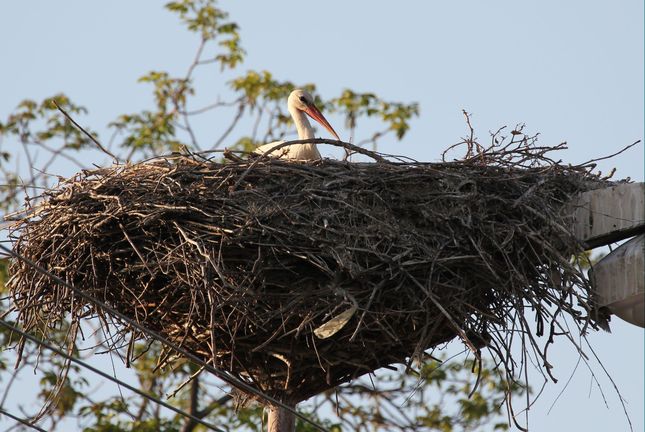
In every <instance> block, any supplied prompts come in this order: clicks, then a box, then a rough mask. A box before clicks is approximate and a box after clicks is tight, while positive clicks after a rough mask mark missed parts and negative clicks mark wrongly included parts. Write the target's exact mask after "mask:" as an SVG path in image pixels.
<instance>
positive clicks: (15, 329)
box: [0, 320, 225, 432]
mask: <svg viewBox="0 0 645 432" xmlns="http://www.w3.org/2000/svg"><path fill="white" fill-rule="evenodd" d="M0 325H2V326H4V327H6V328H8V329H10V330H11V331H13V332H15V333H18V334H19V335H21V336H23V337H24V338H26V339H29V340H30V341H32V342H34V343H36V344H38V345H40V346H42V347H45V348H47V349H48V350H50V351H52V352H54V353H56V354H58V355H59V356H61V357H63V358H66V359H68V360H70V361H72V362H74V363H76V364H78V365H79V366H82V367H84V368H86V369H89V370H90V371H92V372H94V373H95V374H97V375H100V376H102V377H103V378H106V379H108V380H110V381H112V382H114V383H116V384H118V385H120V386H123V387H125V388H127V389H128V390H130V391H132V392H134V393H136V394H138V395H139V396H142V397H144V398H146V399H148V400H150V401H152V402H154V403H157V404H159V405H161V406H163V407H164V408H168V409H169V410H172V411H174V412H176V413H177V414H180V415H183V416H184V417H188V418H190V419H191V420H193V421H196V422H198V423H200V424H202V425H204V426H206V427H207V428H209V429H212V430H214V431H215V432H225V431H224V430H222V429H219V428H218V427H217V426H214V425H212V424H210V423H208V422H206V421H204V420H202V419H200V418H199V417H196V416H194V415H192V414H190V413H187V412H185V411H183V410H180V409H179V408H176V407H174V406H172V405H170V404H169V403H167V402H164V401H162V400H161V399H159V398H156V397H154V396H151V395H149V394H147V393H145V392H142V391H141V390H139V389H138V388H136V387H133V386H131V385H130V384H127V383H125V382H123V381H121V380H120V379H118V378H115V377H113V376H110V375H108V374H107V373H105V372H103V371H102V370H99V369H97V368H95V367H94V366H91V365H89V364H88V363H86V362H84V361H82V360H80V359H77V358H75V357H73V356H70V355H68V354H67V353H66V352H64V351H62V350H60V349H58V348H56V347H54V346H53V345H50V344H48V343H47V342H45V341H43V340H41V339H38V338H37V337H35V336H32V335H30V334H29V333H26V332H24V331H23V330H21V329H19V328H18V327H15V326H13V325H11V324H9V323H8V322H6V321H4V320H0Z"/></svg>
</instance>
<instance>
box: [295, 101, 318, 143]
mask: <svg viewBox="0 0 645 432" xmlns="http://www.w3.org/2000/svg"><path fill="white" fill-rule="evenodd" d="M289 112H290V114H291V117H292V118H293V122H294V123H295V124H296V130H297V131H298V139H301V140H303V139H310V138H314V129H313V128H312V127H311V123H309V119H308V118H307V115H306V114H305V113H304V112H302V111H300V110H299V109H296V108H293V109H292V108H289Z"/></svg>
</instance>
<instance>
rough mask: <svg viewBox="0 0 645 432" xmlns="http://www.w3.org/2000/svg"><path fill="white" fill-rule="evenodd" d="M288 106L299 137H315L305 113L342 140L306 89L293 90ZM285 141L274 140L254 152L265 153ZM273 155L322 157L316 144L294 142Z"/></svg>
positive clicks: (317, 158)
mask: <svg viewBox="0 0 645 432" xmlns="http://www.w3.org/2000/svg"><path fill="white" fill-rule="evenodd" d="M287 107H288V109H289V114H291V117H292V118H293V122H294V123H295V124H296V130H297V131H298V139H301V140H304V139H310V138H314V129H313V128H312V127H311V124H310V123H309V120H308V119H307V116H306V115H305V114H307V115H308V116H309V117H311V118H312V119H314V120H316V121H317V122H318V123H320V124H321V125H323V126H324V127H325V129H327V130H328V131H329V133H331V134H332V135H333V136H334V137H335V138H336V139H337V140H339V141H340V138H339V137H338V134H337V133H336V131H335V130H334V128H333V127H331V125H330V124H329V122H328V121H327V119H326V118H325V116H323V115H322V113H321V112H320V110H319V109H318V108H317V107H316V105H315V104H314V98H313V97H312V96H311V95H310V94H309V93H307V92H306V91H304V90H302V89H295V90H294V91H292V92H291V94H290V95H289V99H288V103H287ZM283 142H284V141H274V142H271V143H269V144H264V145H261V146H260V147H258V148H256V149H255V150H254V151H253V152H254V153H258V154H264V153H266V152H268V151H269V150H271V149H272V148H273V147H275V146H276V145H278V144H282V143H283ZM271 156H275V157H280V158H282V159H296V160H319V159H321V156H320V153H319V152H318V148H317V147H316V144H293V145H289V146H285V147H282V148H280V149H278V150H276V151H274V152H273V153H271Z"/></svg>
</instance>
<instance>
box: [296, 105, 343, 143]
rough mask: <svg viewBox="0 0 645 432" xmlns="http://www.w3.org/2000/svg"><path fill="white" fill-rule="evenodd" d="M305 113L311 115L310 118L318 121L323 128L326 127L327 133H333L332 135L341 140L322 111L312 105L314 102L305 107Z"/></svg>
mask: <svg viewBox="0 0 645 432" xmlns="http://www.w3.org/2000/svg"><path fill="white" fill-rule="evenodd" d="M305 113H306V114H307V115H308V116H309V117H311V118H312V119H314V120H316V121H317V122H318V123H320V124H321V125H323V126H324V127H325V129H327V130H328V131H329V133H330V134H332V135H333V136H334V137H335V138H336V139H337V140H338V141H340V140H341V139H340V138H339V137H338V134H337V133H336V131H335V130H334V128H333V127H331V125H330V124H329V122H328V121H327V119H326V118H325V116H324V115H322V113H321V112H320V110H319V109H318V107H316V105H314V104H311V105H307V109H305Z"/></svg>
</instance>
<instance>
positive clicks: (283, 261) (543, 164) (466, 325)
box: [10, 148, 603, 402]
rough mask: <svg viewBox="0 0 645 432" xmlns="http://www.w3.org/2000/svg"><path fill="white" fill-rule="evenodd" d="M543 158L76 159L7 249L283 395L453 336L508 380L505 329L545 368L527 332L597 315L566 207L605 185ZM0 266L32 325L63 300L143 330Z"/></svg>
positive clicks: (59, 312)
mask: <svg viewBox="0 0 645 432" xmlns="http://www.w3.org/2000/svg"><path fill="white" fill-rule="evenodd" d="M547 151H548V149H545V148H542V149H534V150H528V149H526V148H517V149H514V150H504V151H499V152H493V151H490V152H487V153H484V154H483V155H482V156H481V157H479V156H478V157H474V158H471V159H468V160H463V161H456V162H450V163H448V162H445V163H430V164H421V163H412V162H411V163H401V162H386V163H382V162H379V163H347V162H340V161H329V160H326V161H324V162H313V163H293V162H287V161H282V160H255V161H252V160H251V161H246V160H236V161H233V162H230V163H225V164H222V163H217V162H211V161H207V160H202V159H200V158H196V157H191V156H173V157H167V158H159V159H154V160H151V161H147V162H145V163H140V164H135V165H121V166H113V167H111V168H103V169H96V170H92V171H84V172H82V173H79V174H78V175H77V176H75V177H74V178H72V179H70V180H67V181H63V182H62V183H61V184H60V185H59V186H58V187H57V188H55V189H54V190H52V191H50V192H48V193H47V194H46V195H45V196H44V197H41V198H44V199H43V200H42V201H41V203H40V204H39V205H38V206H37V207H36V209H35V211H33V212H32V213H31V216H29V217H26V218H25V219H24V220H23V221H22V223H21V225H20V226H19V227H18V228H17V230H16V231H14V233H13V238H14V242H15V243H14V251H15V252H16V253H18V254H20V255H22V256H24V257H26V258H29V259H30V260H33V261H35V262H36V263H37V264H38V265H40V266H42V267H43V268H45V269H48V270H49V271H50V272H52V273H53V274H54V275H57V276H59V277H60V278H62V279H63V280H65V281H66V282H68V283H69V284H71V285H73V286H75V287H78V288H79V289H82V290H83V291H84V292H86V293H87V294H90V295H91V296H93V297H95V298H97V299H99V300H101V301H103V302H106V303H107V304H109V305H110V306H112V307H114V308H115V309H117V310H119V311H121V312H122V313H124V314H126V315H127V316H129V317H131V318H133V319H135V320H136V321H138V322H139V323H141V324H142V325H144V326H145V327H148V328H151V329H154V330H156V331H158V332H160V333H161V334H163V335H164V336H166V337H168V338H169V339H170V340H172V341H174V342H175V343H177V344H179V345H181V346H182V347H184V348H186V349H188V350H190V351H191V352H192V353H195V354H197V355H199V356H200V357H201V358H203V359H204V360H205V361H208V362H211V364H214V365H216V366H217V367H220V368H223V369H226V370H228V371H231V372H232V373H233V374H235V375H236V376H238V377H240V378H241V379H243V380H245V381H247V382H249V383H251V384H252V385H254V386H256V387H257V388H258V389H261V390H262V391H265V392H267V393H268V394H270V395H272V396H274V397H277V398H280V399H282V400H288V401H292V402H293V401H300V400H303V399H305V398H308V397H310V396H311V395H314V394H317V393H319V392H321V391H323V390H325V389H329V388H331V387H334V386H336V385H338V384H340V383H343V382H346V381H348V380H350V379H352V378H355V377H357V376H360V375H362V374H365V373H368V372H370V371H373V370H375V369H377V368H379V367H383V366H386V365H390V364H393V363H401V362H404V363H408V362H410V361H411V359H413V358H419V357H421V356H422V355H423V353H424V352H426V351H427V350H428V349H431V348H433V347H436V346H437V345H439V344H442V343H444V342H447V341H449V340H451V339H453V338H454V337H456V336H459V337H461V338H462V339H463V340H464V342H465V343H466V345H467V346H468V347H469V348H470V349H471V350H473V351H477V350H478V349H479V348H481V347H483V346H485V345H488V346H489V348H490V349H491V350H492V352H493V353H494V355H495V356H497V358H498V360H499V361H500V363H501V364H502V366H503V367H504V368H505V369H506V372H508V373H509V374H510V376H512V375H513V373H514V372H515V371H514V370H513V368H514V363H513V361H512V358H510V352H511V351H510V349H511V344H512V343H513V342H512V341H513V340H522V341H526V343H527V344H529V343H530V344H531V345H533V346H534V348H535V349H536V350H537V351H536V352H537V353H538V354H539V355H540V356H543V357H544V364H545V365H548V364H549V363H548V362H547V361H546V349H547V348H546V346H548V344H546V345H545V344H544V343H541V344H538V342H537V340H536V339H535V337H536V336H541V335H542V333H543V332H544V333H547V336H548V335H549V333H550V335H554V334H556V333H558V332H561V329H560V328H559V323H560V322H561V320H563V319H565V318H566V319H567V320H568V323H569V324H570V323H571V321H573V322H574V323H576V324H577V325H578V328H579V329H581V330H582V331H584V328H585V327H586V326H587V324H588V323H589V322H590V321H589V316H590V313H591V310H592V305H591V304H590V300H589V298H590V296H589V292H590V291H589V286H588V283H587V280H586V279H585V277H584V274H583V273H582V271H581V270H580V269H579V268H578V267H577V266H575V265H574V264H573V262H572V259H571V257H572V256H573V255H575V254H577V253H579V252H580V251H581V248H580V245H579V242H578V241H576V239H575V238H574V237H573V236H572V234H571V230H570V221H569V220H568V217H567V212H566V211H564V208H565V207H566V204H567V203H568V202H569V201H570V199H571V197H572V196H573V195H574V194H576V193H578V192H580V191H584V190H588V189H593V188H597V187H599V186H601V185H602V184H603V182H602V181H601V180H600V179H599V178H598V177H596V176H594V175H592V174H590V172H589V167H587V166H585V167H583V166H577V167H576V166H568V165H567V166H564V165H562V164H559V163H557V162H554V161H553V160H551V159H549V158H548V157H547V156H546V155H545V154H546V152H547ZM11 272H12V274H13V277H12V279H11V281H10V287H11V290H12V294H13V298H14V304H15V307H16V309H17V310H18V311H19V320H20V321H21V323H22V324H23V326H24V327H25V328H26V329H27V330H31V329H41V331H42V329H43V328H45V327H47V326H49V327H51V326H54V325H55V324H56V323H57V322H60V320H62V319H63V318H65V317H69V314H70V312H71V314H72V319H73V320H74V321H76V320H80V319H81V318H86V317H92V316H99V317H102V318H103V319H102V320H101V321H102V322H103V323H104V325H106V326H107V325H109V326H110V327H111V328H110V331H111V332H114V331H115V328H116V331H117V332H118V334H119V335H121V336H122V338H121V340H122V341H127V340H128V335H129V334H131V335H134V337H135V338H140V337H142V335H141V334H140V333H139V332H132V329H131V328H129V327H128V325H126V324H125V323H120V324H117V325H116V326H114V325H113V324H114V320H113V319H111V318H110V319H108V317H106V316H105V313H104V312H103V311H101V310H99V309H98V308H97V307H95V306H94V305H93V304H89V303H88V302H87V301H84V300H83V299H81V298H79V297H78V296H75V295H74V294H73V293H72V292H70V290H69V289H68V288H67V287H65V286H61V285H60V284H57V283H56V282H55V281H54V280H52V279H51V278H49V277H47V276H45V275H42V274H41V273H38V272H37V271H35V270H34V269H33V268H32V267H31V266H30V265H28V264H26V263H25V262H23V261H20V260H15V261H14V262H13V267H12V270H11ZM528 309H532V310H533V311H534V315H535V319H536V324H535V325H532V324H531V325H530V324H529V323H528V322H527V317H525V315H526V314H528V313H527V310H528ZM352 311H354V313H353V314H352ZM347 319H349V320H348V321H347V322H346V323H345V324H344V326H343V323H344V321H346V320H347ZM528 319H533V315H531V314H528ZM330 320H331V322H332V323H334V322H335V323H336V324H337V325H336V326H335V329H334V331H337V332H336V333H335V334H331V333H333V331H329V328H328V327H330V326H331V324H328V325H327V326H323V325H324V324H325V323H328V322H329V321H330ZM108 323H110V324H108ZM43 324H45V325H43ZM592 324H593V322H592ZM321 326H323V329H325V330H327V334H326V335H325V334H323V333H324V332H320V331H319V332H317V333H318V334H316V333H315V330H316V329H318V328H319V327H321ZM518 332H521V333H523V334H524V335H525V336H527V337H520V336H516V337H512V336H511V334H517V333H518ZM330 334H331V335H330ZM319 336H328V337H326V338H321V337H319ZM111 343H113V344H114V347H115V348H117V347H119V346H121V345H122V343H121V342H119V340H118V338H117V339H116V340H115V339H113V340H112V342H111ZM526 348H528V347H526Z"/></svg>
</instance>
